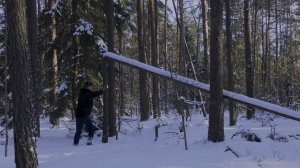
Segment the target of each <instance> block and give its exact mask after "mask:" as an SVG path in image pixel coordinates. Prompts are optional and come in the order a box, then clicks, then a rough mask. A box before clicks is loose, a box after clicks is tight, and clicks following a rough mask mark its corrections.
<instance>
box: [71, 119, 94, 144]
mask: <svg viewBox="0 0 300 168" xmlns="http://www.w3.org/2000/svg"><path fill="white" fill-rule="evenodd" d="M83 125H85V126H86V128H87V131H88V133H89V135H88V136H89V137H90V138H93V137H94V132H95V131H96V128H95V126H94V125H93V122H92V120H91V119H90V118H89V116H85V117H84V118H78V117H76V133H75V136H74V144H78V143H79V139H80V136H81V133H82V129H83Z"/></svg>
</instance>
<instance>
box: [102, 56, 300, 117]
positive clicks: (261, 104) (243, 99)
mask: <svg viewBox="0 0 300 168" xmlns="http://www.w3.org/2000/svg"><path fill="white" fill-rule="evenodd" d="M102 55H103V57H104V58H108V59H112V60H114V61H117V62H119V63H122V64H125V65H128V66H130V67H133V68H136V69H139V70H142V71H146V72H148V73H151V74H153V75H158V76H161V77H164V78H167V79H170V80H173V81H176V82H179V83H182V84H184V85H187V86H191V87H194V88H196V89H200V90H203V91H205V92H208V93H209V92H210V87H209V85H208V84H205V83H201V82H199V81H196V80H193V79H190V78H187V77H184V76H180V75H177V74H175V73H173V72H170V71H166V70H164V69H161V68H157V67H153V66H151V65H148V64H145V63H141V62H139V61H137V60H134V59H130V58H127V57H125V56H122V55H118V54H115V53H111V52H104V53H103V54H102ZM223 96H224V97H225V98H229V99H231V100H233V101H236V102H239V103H241V104H245V105H248V106H252V107H255V108H258V109H262V110H265V111H268V112H271V113H274V114H276V115H280V116H283V117H286V118H289V119H292V120H296V121H300V112H297V111H294V110H291V109H288V108H286V107H282V106H279V105H276V104H272V103H269V102H266V101H263V100H259V99H255V98H251V97H248V96H245V95H242V94H239V93H235V92H230V91H227V90H223Z"/></svg>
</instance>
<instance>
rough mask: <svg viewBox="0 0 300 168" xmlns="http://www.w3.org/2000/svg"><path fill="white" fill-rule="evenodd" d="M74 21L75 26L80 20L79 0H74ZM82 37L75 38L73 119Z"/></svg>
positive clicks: (72, 87) (72, 80)
mask: <svg viewBox="0 0 300 168" xmlns="http://www.w3.org/2000/svg"><path fill="white" fill-rule="evenodd" d="M72 19H73V24H74V25H75V24H76V23H77V22H78V20H79V0H72ZM75 31H76V27H75V26H73V32H75ZM80 52H81V51H80V36H79V35H76V36H73V65H72V75H71V76H72V78H71V91H72V92H71V94H72V96H71V97H72V109H73V110H72V114H71V115H72V119H74V118H75V110H76V107H77V97H78V84H77V82H76V81H77V76H78V66H79V59H78V56H79V55H80Z"/></svg>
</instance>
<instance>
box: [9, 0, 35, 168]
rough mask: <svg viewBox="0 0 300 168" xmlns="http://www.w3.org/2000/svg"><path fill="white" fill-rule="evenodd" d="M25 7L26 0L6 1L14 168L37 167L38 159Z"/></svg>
mask: <svg viewBox="0 0 300 168" xmlns="http://www.w3.org/2000/svg"><path fill="white" fill-rule="evenodd" d="M25 9H26V4H25V0H9V1H6V20H7V34H8V55H9V57H11V60H13V61H12V62H11V63H10V66H9V69H10V74H11V80H12V81H13V82H12V95H13V96H12V101H13V110H14V144H15V163H16V167H17V168H36V167H38V160H37V154H36V144H35V141H34V139H33V132H32V115H33V114H32V113H31V109H30V108H31V105H30V103H31V101H30V96H29V95H30V93H29V87H30V83H29V81H28V78H29V75H30V71H29V67H28V66H29V64H30V60H29V52H28V50H27V48H28V46H27V29H26V16H25ZM28 98H29V99H28Z"/></svg>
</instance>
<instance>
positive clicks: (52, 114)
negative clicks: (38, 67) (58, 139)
mask: <svg viewBox="0 0 300 168" xmlns="http://www.w3.org/2000/svg"><path fill="white" fill-rule="evenodd" d="M55 3H56V0H49V7H50V9H52V8H54V6H55ZM55 40H56V18H55V14H52V15H51V45H52V46H51V60H52V62H51V76H50V81H51V91H50V96H49V104H50V107H51V112H50V123H51V124H52V125H57V124H58V122H59V121H58V117H59V116H58V114H57V113H58V112H57V109H56V104H57V103H56V102H57V96H56V93H57V91H58V85H57V73H58V64H57V49H56V47H55V44H54V43H55Z"/></svg>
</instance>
